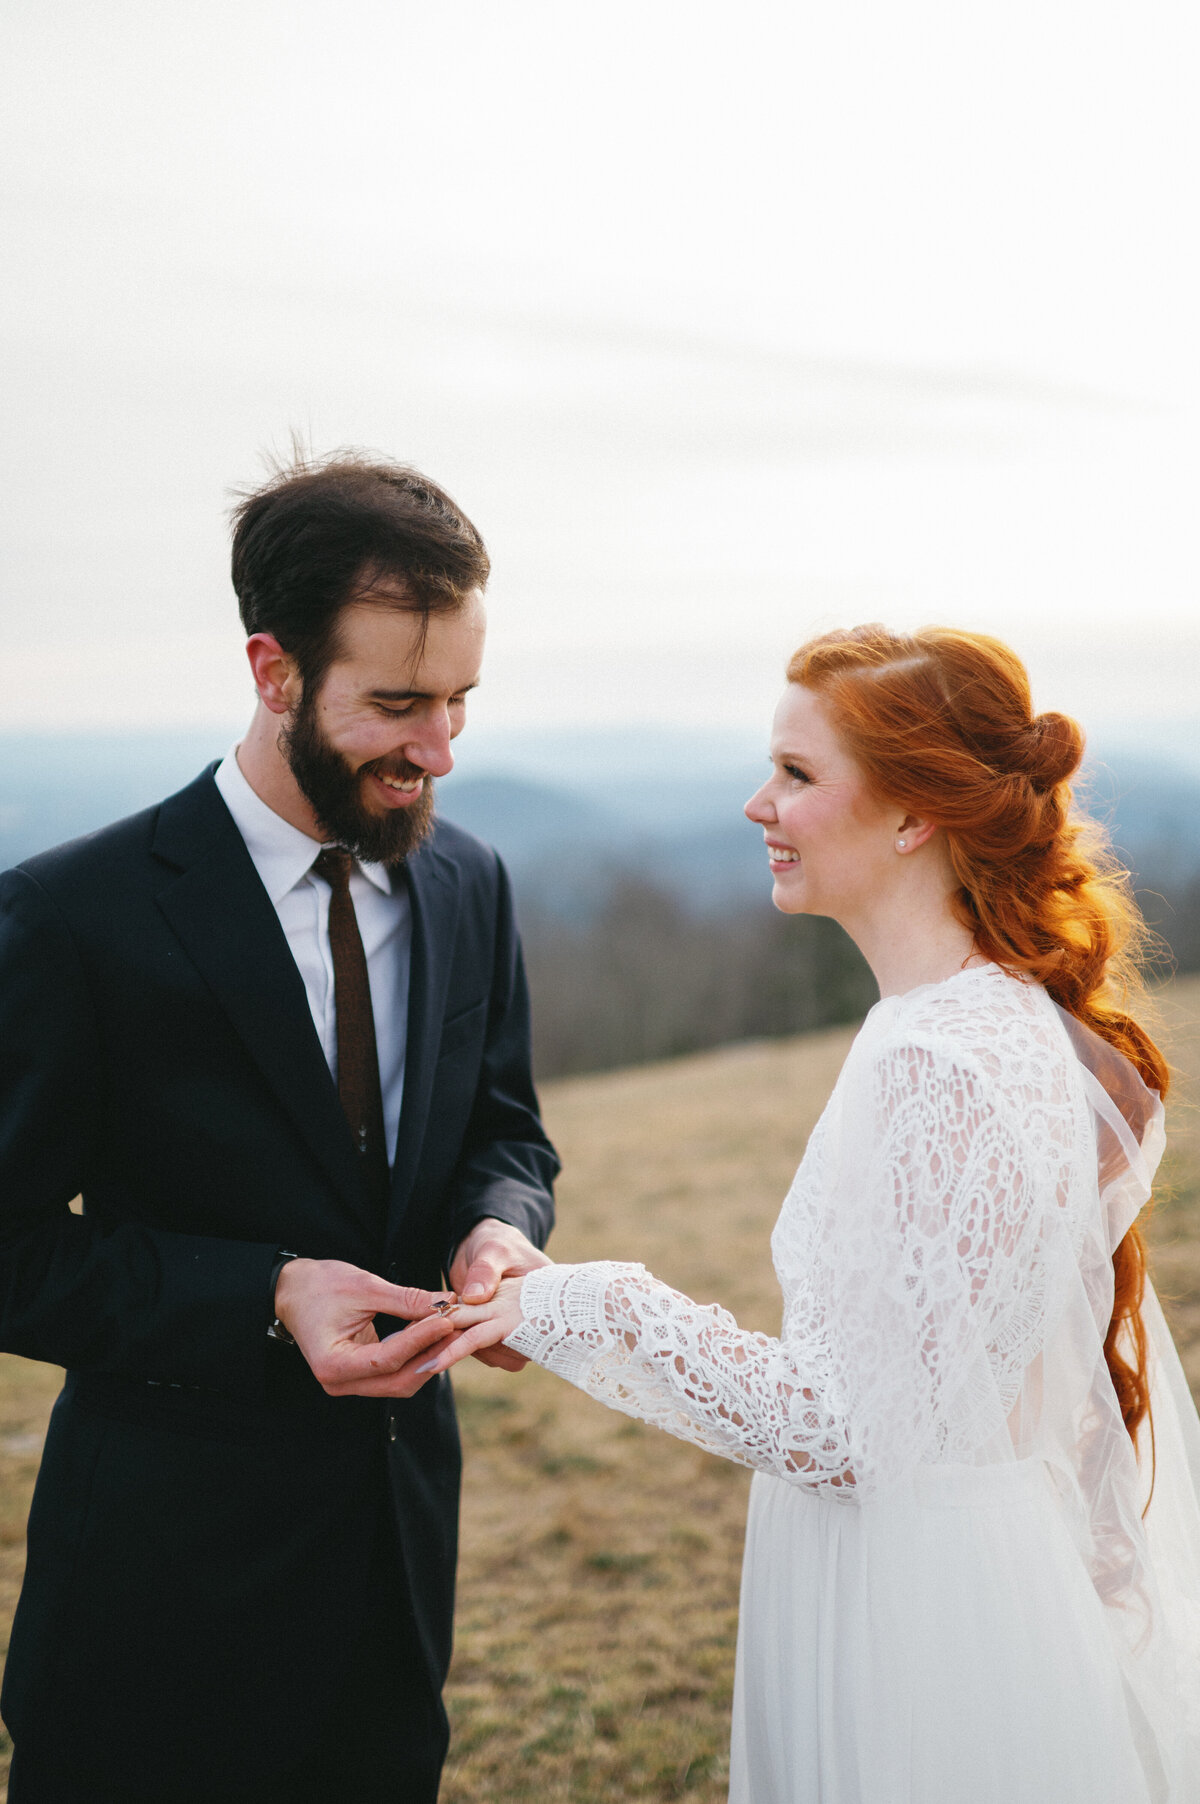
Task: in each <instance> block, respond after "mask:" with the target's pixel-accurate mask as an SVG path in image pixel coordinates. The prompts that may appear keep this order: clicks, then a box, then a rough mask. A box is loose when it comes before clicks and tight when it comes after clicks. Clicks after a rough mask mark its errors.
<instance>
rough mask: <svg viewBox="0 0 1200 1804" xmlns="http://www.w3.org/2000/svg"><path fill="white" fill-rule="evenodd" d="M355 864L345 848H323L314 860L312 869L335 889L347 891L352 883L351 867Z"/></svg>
mask: <svg viewBox="0 0 1200 1804" xmlns="http://www.w3.org/2000/svg"><path fill="white" fill-rule="evenodd" d="M353 863H354V860H353V859H352V858H351V856H350V854H349V852H347V850H346V848H345V846H322V847H321V850H320V851H319V852H318V853H317V856H316V857H315V858H314V859H313V865H312V868H313V870H314V871H315V872H316V873H317V876H318V877H324V879H325V881H326V883H328V884H330V885H331V887H332V888H333V889H345V888H346V886H347V885H348V884H349V882H350V866H351V865H352V864H353Z"/></svg>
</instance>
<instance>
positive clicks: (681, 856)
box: [0, 729, 1200, 918]
mask: <svg viewBox="0 0 1200 1804" xmlns="http://www.w3.org/2000/svg"><path fill="white" fill-rule="evenodd" d="M233 736H234V735H233V734H232V732H230V733H229V734H227V735H226V734H223V733H222V732H220V731H219V730H218V731H210V732H206V733H205V732H196V731H193V732H186V733H177V734H164V733H137V734H134V733H130V734H126V735H116V734H78V735H67V734H53V735H51V734H45V735H40V734H39V735H31V734H22V735H15V734H9V735H0V868H3V867H5V866H7V865H9V864H13V863H16V862H17V861H18V860H19V859H21V858H24V857H27V856H28V855H29V854H31V853H33V852H37V851H40V850H42V849H44V848H45V847H47V846H51V845H55V844H57V843H58V842H59V841H61V840H64V839H70V838H73V837H75V836H76V835H78V834H80V833H86V832H89V831H90V830H92V829H93V828H95V827H98V826H101V825H103V824H104V823H105V822H107V821H110V820H115V819H118V818H119V817H120V816H121V815H124V814H128V813H131V812H133V811H134V810H136V809H138V808H140V807H144V806H146V805H147V804H148V803H150V802H152V801H155V800H156V799H158V798H159V797H160V796H163V795H165V794H168V793H169V792H170V791H171V790H172V789H176V788H178V787H179V786H180V785H181V784H183V783H185V782H187V781H188V780H189V778H191V777H192V776H194V775H195V773H196V772H197V771H198V770H200V769H201V768H203V766H204V765H205V764H206V763H208V762H209V761H211V760H212V759H213V758H219V757H220V756H221V755H222V754H223V753H224V752H225V751H226V750H227V749H228V745H229V743H230V741H231V740H232V738H233ZM463 749H464V752H465V751H466V742H465V741H464V746H463ZM765 769H766V765H765V759H764V757H763V754H762V750H761V748H760V747H758V746H756V745H755V744H754V742H753V741H751V740H748V739H747V738H745V737H744V736H742V737H739V736H725V737H724V738H715V737H713V736H705V735H699V734H695V733H691V732H687V731H683V730H679V731H674V730H668V729H663V730H659V731H643V732H640V733H635V732H630V731H628V730H624V731H613V732H611V733H604V734H600V733H596V732H590V733H583V734H579V735H568V734H558V735H552V734H543V735H540V736H537V737H536V738H531V739H529V740H528V741H527V742H526V744H525V745H524V747H522V746H521V745H520V744H519V743H510V744H509V745H508V746H505V745H503V744H502V743H493V744H491V745H490V746H489V744H488V743H487V741H486V738H484V739H482V741H481V743H480V745H479V747H478V748H477V749H476V750H475V751H474V752H473V753H472V754H471V755H470V756H469V757H464V758H463V759H461V760H460V768H459V769H457V770H456V771H455V772H454V773H453V774H452V775H451V776H450V777H449V778H448V779H446V781H445V782H444V783H443V784H441V785H440V786H439V807H440V809H441V812H442V813H443V814H444V815H445V816H446V817H447V818H448V819H450V820H454V821H457V822H458V823H459V824H460V825H462V826H464V827H466V828H467V829H468V830H469V831H470V832H472V833H476V834H478V835H479V837H480V838H481V839H485V840H487V841H489V842H490V843H491V844H493V845H495V846H496V847H497V849H498V850H499V851H500V853H501V855H502V856H503V857H504V859H505V860H506V862H507V863H508V865H509V867H510V869H511V870H512V873H513V876H514V880H515V882H516V885H517V890H518V895H519V898H520V900H521V902H522V906H523V908H524V909H525V910H527V911H529V910H537V911H540V912H543V913H549V914H551V915H564V916H570V917H574V918H579V917H581V916H587V915H588V914H590V913H592V912H594V911H596V910H597V909H599V908H600V907H601V906H602V905H603V903H604V902H605V900H606V899H607V897H608V895H609V894H611V892H612V890H613V888H614V886H615V884H616V883H617V882H618V881H619V880H620V879H621V878H622V877H626V878H629V877H634V878H637V879H640V880H642V881H646V882H650V883H652V884H654V885H656V886H657V887H659V888H662V889H666V890H669V891H670V892H671V893H672V894H673V895H674V896H675V897H676V898H677V899H678V900H680V901H681V902H684V903H685V904H686V905H687V906H688V907H689V908H690V909H691V910H692V911H693V912H697V913H706V912H709V911H711V910H713V909H715V908H721V907H724V906H725V905H726V904H728V903H730V902H734V901H737V900H740V899H742V898H746V899H748V900H749V899H753V898H761V897H762V896H763V895H764V893H765V890H766V887H767V873H766V868H765V864H764V861H763V855H762V836H761V832H760V830H759V829H758V828H757V827H754V826H753V825H751V823H749V822H748V821H746V820H745V818H744V817H743V815H742V812H741V806H742V803H743V802H744V801H745V799H746V797H747V796H749V795H750V794H751V792H752V791H753V790H754V788H755V787H756V786H757V785H758V783H759V782H760V781H761V780H762V776H763V774H764V773H765ZM1084 792H1085V795H1086V797H1087V800H1088V802H1089V805H1090V807H1091V808H1092V810H1093V812H1096V813H1098V814H1099V815H1100V817H1101V818H1102V819H1104V820H1106V821H1107V822H1108V823H1109V824H1110V826H1111V828H1112V831H1113V834H1114V838H1115V840H1116V843H1117V845H1118V846H1119V848H1120V849H1121V852H1122V855H1123V856H1124V857H1125V859H1126V860H1127V861H1128V862H1129V864H1130V866H1131V868H1132V869H1133V870H1134V871H1135V872H1136V873H1137V875H1138V879H1139V882H1140V883H1142V884H1143V885H1146V886H1148V887H1149V888H1151V889H1162V890H1166V891H1174V890H1177V889H1178V888H1179V887H1180V886H1182V885H1186V884H1188V883H1190V882H1192V881H1193V880H1194V879H1196V878H1197V877H1198V876H1200V776H1196V775H1194V774H1192V772H1190V771H1189V770H1188V769H1186V768H1185V767H1184V766H1182V765H1180V766H1178V767H1174V766H1172V765H1170V764H1168V763H1165V762H1162V761H1158V760H1154V761H1151V760H1148V759H1145V758H1139V757H1138V756H1136V755H1120V756H1119V757H1113V758H1110V759H1109V760H1108V761H1107V762H1106V763H1105V764H1103V765H1094V766H1092V767H1090V769H1089V770H1088V771H1087V772H1086V774H1085V784H1084Z"/></svg>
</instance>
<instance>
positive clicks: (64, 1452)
mask: <svg viewBox="0 0 1200 1804" xmlns="http://www.w3.org/2000/svg"><path fill="white" fill-rule="evenodd" d="M233 570H234V585H235V588H236V589H237V592H238V598H239V603H240V606H241V611H242V617H243V621H244V623H245V626H246V630H247V632H248V634H249V645H248V653H249V657H250V663H251V668H252V671H253V674H254V680H255V684H256V687H257V692H258V705H257V708H256V711H255V715H254V719H253V722H252V724H251V727H250V729H249V732H248V733H247V735H246V737H245V738H244V739H243V741H242V743H241V745H240V746H239V747H238V748H237V751H236V755H234V754H230V756H229V757H228V758H226V760H225V761H224V763H223V764H222V765H220V766H219V767H213V768H212V769H210V770H207V771H205V772H204V773H203V775H201V776H200V777H198V778H197V779H196V781H195V782H194V783H192V784H190V785H189V786H188V787H187V788H186V789H184V790H182V791H181V792H180V793H179V794H177V795H174V796H171V797H170V798H169V799H168V800H166V801H164V802H162V803H160V804H159V805H158V806H157V807H154V808H151V809H148V810H147V811H146V812H145V813H143V814H140V815H136V816H134V817H133V818H132V819H130V820H127V821H121V822H118V823H117V824H116V825H115V826H112V827H108V828H106V829H104V830H103V831H102V832H99V833H96V834H93V835H91V836H90V837H89V838H87V839H84V840H80V841H77V842H75V843H73V844H71V845H67V846H62V847H59V848H58V849H57V850H55V851H53V852H47V853H45V854H43V855H42V856H40V857H37V858H32V859H30V860H28V861H27V862H26V863H25V864H24V865H22V866H20V867H18V868H17V869H16V870H14V871H10V872H8V873H7V874H6V875H5V876H4V877H3V878H2V879H0V1345H2V1346H3V1347H4V1348H5V1349H8V1350H11V1351H13V1352H16V1353H21V1354H24V1355H26V1356H28V1357H30V1358H34V1359H46V1360H51V1361H54V1362H56V1363H58V1364H61V1365H63V1366H65V1367H66V1368H67V1378H66V1383H65V1386H64V1389H63V1392H62V1394H61V1396H60V1397H59V1400H58V1402H57V1403H56V1405H55V1408H54V1413H53V1416H52V1418H51V1424H50V1430H49V1434H48V1436H47V1441H46V1448H45V1453H44V1456H43V1461H42V1469H41V1474H40V1477H39V1480H38V1486H37V1491H36V1494H35V1497H34V1502H33V1508H32V1511H31V1514H30V1523H29V1553H28V1563H27V1570H26V1578H25V1585H24V1589H23V1591H22V1594H21V1601H20V1604H19V1607H18V1611H17V1617H16V1622H15V1624H14V1628H13V1636H12V1644H11V1650H10V1654H9V1661H8V1670H7V1674H6V1678H5V1688H4V1696H3V1710H4V1716H5V1721H6V1722H7V1724H8V1727H9V1730H10V1732H11V1734H12V1737H13V1741H14V1745H15V1754H14V1763H13V1775H12V1781H11V1784H12V1790H11V1794H10V1795H11V1797H12V1799H13V1804H76V1801H79V1804H82V1800H84V1799H86V1800H87V1801H88V1804H134V1801H138V1804H149V1801H150V1800H153V1801H154V1804H218V1800H219V1801H220V1804H282V1801H283V1800H285V1799H286V1800H287V1801H288V1804H300V1801H302V1800H311V1801H312V1804H316V1801H317V1800H320V1801H321V1804H340V1800H342V1799H346V1800H355V1804H373V1801H374V1800H380V1801H382V1800H385V1799H387V1800H390V1801H391V1804H400V1801H404V1804H427V1801H432V1800H433V1799H434V1798H435V1797H436V1793H437V1785H438V1775H439V1772H440V1768H441V1763H442V1760H443V1758H444V1754H445V1747H446V1723H445V1714H444V1711H443V1709H442V1704H441V1686H442V1682H443V1680H444V1678H445V1672H446V1666H447V1663H448V1659H449V1651H450V1631H451V1611H452V1605H453V1574H454V1561H455V1551H456V1531H457V1508H458V1477H459V1449H458V1439H457V1431H456V1428H455V1422H454V1411H453V1404H452V1400H451V1396H450V1390H449V1386H448V1384H447V1381H446V1379H445V1378H444V1377H439V1378H435V1379H433V1380H432V1381H431V1380H430V1379H429V1377H428V1375H427V1374H425V1373H423V1372H422V1371H421V1370H420V1368H421V1367H422V1366H423V1365H424V1364H426V1363H427V1361H428V1359H429V1358H430V1349H431V1348H432V1347H433V1346H434V1345H435V1344H436V1343H437V1341H438V1339H439V1338H440V1337H442V1336H444V1335H445V1334H446V1333H447V1332H450V1331H451V1326H450V1324H449V1323H448V1321H447V1320H446V1319H445V1318H444V1317H443V1316H442V1315H440V1314H438V1313H436V1312H435V1313H429V1312H430V1309H431V1306H432V1305H433V1303H434V1301H435V1300H436V1299H435V1297H434V1295H433V1293H435V1292H438V1291H439V1289H440V1287H441V1285H442V1283H443V1274H446V1273H448V1274H449V1279H450V1283H451V1285H452V1286H453V1287H454V1288H456V1289H457V1290H459V1291H460V1292H461V1293H465V1294H468V1295H471V1296H475V1295H479V1296H483V1295H490V1294H491V1293H492V1291H493V1290H494V1288H495V1285H496V1284H497V1282H498V1281H499V1278H500V1277H501V1275H503V1274H505V1273H516V1272H520V1271H524V1270H528V1269H530V1268H531V1267H532V1266H534V1265H537V1264H540V1263H542V1262H543V1260H544V1255H543V1254H542V1253H541V1252H540V1251H539V1248H540V1247H541V1246H542V1244H543V1243H544V1241H545V1238H546V1235H547V1233H548V1232H549V1228H550V1224H551V1219H552V1205H551V1194H550V1187H551V1183H552V1180H553V1177H554V1174H555V1172H556V1170H557V1160H556V1159H555V1156H554V1152H553V1149H552V1148H551V1146H550V1144H549V1142H548V1141H547V1139H546V1137H545V1134H544V1133H543V1131H542V1127H541V1124H540V1121H539V1119H538V1113H537V1103H536V1098H535V1096H534V1091H533V1085H532V1081H531V1077H530V1069H529V1023H528V1003H527V996H526V989H525V981H524V975H523V971H522V965H521V957H520V949H519V946H518V942H517V937H516V932H515V928H514V923H513V913H512V904H511V898H510V894H509V889H508V884H507V880H506V878H505V874H504V871H503V868H502V867H501V866H500V864H499V863H498V861H497V859H496V857H495V855H494V854H493V853H492V852H491V851H489V850H488V849H487V848H486V847H484V846H482V845H480V844H479V843H478V842H477V841H476V840H474V839H472V838H471V837H470V836H469V835H467V834H465V833H462V832H460V831H459V830H457V829H456V828H454V827H452V826H449V825H447V824H445V823H440V824H436V825H435V824H434V823H433V820H432V802H433V795H432V781H433V779H434V778H435V777H437V776H440V775H443V774H444V773H445V772H446V771H448V770H449V769H450V767H451V762H452V760H451V754H450V741H451V739H452V738H453V737H454V735H455V734H456V733H457V732H458V731H459V730H460V729H461V727H462V724H463V711H464V705H465V700H466V695H467V692H468V690H469V689H470V688H471V687H472V686H473V685H474V683H475V681H476V679H477V676H478V672H479V662H480V657H481V654H482V648H483V609H482V590H483V587H484V584H485V582H486V579H487V575H488V560H487V554H486V552H485V550H484V547H483V544H482V541H481V540H480V538H479V535H478V533H477V532H476V531H475V529H474V527H473V526H472V525H471V524H470V522H469V521H468V520H466V519H465V518H464V516H463V515H462V514H461V513H460V512H459V511H458V509H457V508H456V507H455V506H454V504H453V503H452V502H451V501H450V500H449V498H448V497H447V496H446V495H445V494H443V493H442V491H441V490H439V489H437V488H436V487H435V486H434V485H433V484H432V483H430V482H428V481H426V480H425V479H424V478H422V477H420V476H418V475H417V474H416V473H415V472H413V471H411V470H406V469H403V468H401V467H399V466H394V465H390V464H370V463H367V462H365V461H360V460H358V459H355V458H353V457H350V458H341V459H339V460H336V461H328V462H326V463H324V464H322V465H310V466H303V467H300V468H298V469H296V470H293V471H291V472H286V473H283V474H282V475H280V476H279V477H278V478H276V479H275V480H273V481H272V482H271V483H270V484H268V485H267V486H266V488H265V489H263V490H260V491H259V492H258V493H257V494H255V495H253V496H251V497H249V498H248V499H247V500H246V501H245V502H243V504H242V505H241V507H240V508H239V510H238V515H237V525H236V529H235V535H234V564H233ZM182 680H186V676H185V675H181V681H182ZM80 775H81V780H83V781H86V772H82V773H80ZM77 1194H81V1195H82V1198H83V1213H82V1215H80V1214H77V1213H74V1212H73V1211H72V1209H71V1208H70V1204H71V1201H72V1199H73V1198H74V1197H75V1196H76V1195H77ZM401 1280H403V1285H404V1286H416V1287H420V1288H418V1289H408V1288H404V1287H402V1286H401V1284H400V1281H401ZM406 1321H407V1322H408V1323H409V1325H408V1326H407V1327H405V1326H403V1325H402V1324H403V1323H404V1322H406ZM493 1363H500V1364H505V1365H508V1366H516V1365H517V1364H520V1363H523V1362H520V1361H518V1360H517V1359H516V1357H515V1356H514V1355H511V1354H508V1353H506V1352H504V1351H503V1350H501V1352H500V1357H499V1358H498V1359H497V1360H494V1361H493Z"/></svg>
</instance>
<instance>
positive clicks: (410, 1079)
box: [391, 842, 458, 1226]
mask: <svg viewBox="0 0 1200 1804" xmlns="http://www.w3.org/2000/svg"><path fill="white" fill-rule="evenodd" d="M405 875H406V877H407V879H408V893H409V898H410V901H411V904H412V955H411V963H410V967H409V990H408V1039H407V1044H406V1047H405V1054H404V1098H403V1101H402V1103H401V1106H400V1132H399V1135H398V1137H397V1141H396V1157H395V1161H394V1163H393V1167H392V1203H391V1221H392V1225H393V1226H394V1225H395V1223H396V1221H397V1220H398V1218H399V1217H400V1216H401V1215H402V1214H403V1213H404V1210H405V1209H406V1208H407V1206H408V1199H409V1195H410V1193H411V1191H412V1186H413V1180H414V1178H415V1177H416V1173H417V1165H418V1162H419V1160H420V1157H421V1147H422V1145H423V1143H424V1139H425V1127H426V1123H427V1121H428V1119H429V1102H430V1097H431V1095H432V1092H433V1077H434V1070H435V1067H436V1064H437V1054H438V1045H439V1043H440V1041H441V1033H442V1019H443V1016H444V1015H445V1011H446V986H447V984H448V983H449V980H450V968H451V963H452V961H453V957H454V943H455V935H456V932H457V928H458V872H457V870H456V868H455V866H454V865H453V864H452V863H451V861H450V860H449V859H448V858H446V857H444V856H443V855H442V854H441V853H440V852H439V851H438V850H437V847H436V843H434V842H427V843H426V844H425V845H424V846H422V847H421V849H420V851H419V852H418V853H417V854H416V856H415V857H413V858H411V859H410V860H409V862H408V864H407V866H406V867H405Z"/></svg>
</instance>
